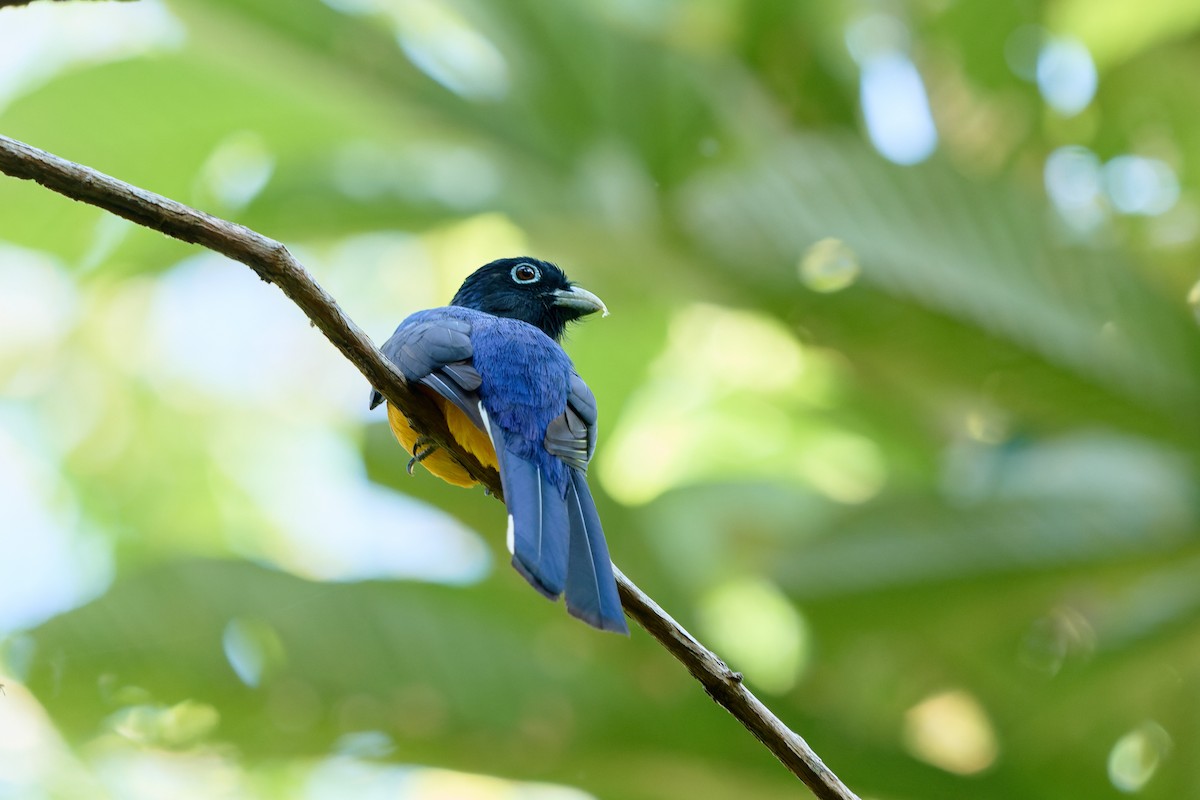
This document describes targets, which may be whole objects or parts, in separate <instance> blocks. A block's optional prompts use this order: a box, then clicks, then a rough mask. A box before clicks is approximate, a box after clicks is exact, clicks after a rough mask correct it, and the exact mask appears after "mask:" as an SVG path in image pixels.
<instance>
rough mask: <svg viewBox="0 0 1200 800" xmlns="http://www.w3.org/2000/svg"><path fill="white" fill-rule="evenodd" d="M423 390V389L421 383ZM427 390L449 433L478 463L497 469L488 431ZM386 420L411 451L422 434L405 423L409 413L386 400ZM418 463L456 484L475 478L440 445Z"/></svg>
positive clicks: (471, 481) (402, 443)
mask: <svg viewBox="0 0 1200 800" xmlns="http://www.w3.org/2000/svg"><path fill="white" fill-rule="evenodd" d="M422 391H424V388H423V387H422ZM426 394H428V395H429V396H430V397H431V398H432V399H433V400H434V402H436V403H437V405H438V407H439V408H441V410H442V414H443V415H445V417H446V427H447V428H449V430H450V435H451V436H453V437H454V439H455V441H457V442H458V443H459V444H460V445H462V448H463V450H465V451H467V452H468V453H470V454H471V455H473V456H475V458H477V459H479V463H480V464H483V465H484V466H485V467H491V468H492V469H497V470H498V469H499V468H500V467H499V464H498V462H497V461H496V450H495V448H494V447H492V440H491V439H490V438H488V435H487V434H486V433H484V432H483V431H481V430H479V428H476V427H475V424H474V423H472V422H471V420H470V418H468V417H467V415H466V414H464V413H463V412H462V411H460V410H459V409H458V406H456V405H454V404H453V403H451V402H450V401H449V400H447V399H446V398H444V397H442V396H441V395H436V394H434V393H432V392H426ZM388 424H389V425H390V426H391V428H392V433H393V434H395V436H396V440H397V441H399V442H400V444H401V445H402V446H403V447H404V449H405V450H407V451H408V452H409V453H412V452H413V446H414V445H415V444H416V441H417V439H418V438H419V437H420V435H421V434H419V433H417V432H416V431H414V430H413V428H412V425H410V424H409V423H408V417H406V416H404V412H402V411H401V410H400V409H398V408H396V407H395V406H393V405H392V404H391V403H388ZM421 465H422V466H423V467H425V469H427V470H429V471H430V472H432V473H433V474H434V475H437V476H438V477H439V478H441V479H442V480H444V481H445V482H446V483H452V484H454V485H455V486H466V487H470V486H474V485H475V483H476V481H475V479H474V478H472V477H471V476H470V474H469V473H468V472H467V471H466V470H465V469H463V467H462V465H461V464H459V463H458V462H457V461H456V460H455V459H454V457H453V456H451V455H450V454H449V453H447V452H446V451H444V450H442V449H440V448H439V449H437V450H435V451H434V452H433V453H432V454H431V455H429V456H427V457H426V458H425V459H424V460H422V461H421Z"/></svg>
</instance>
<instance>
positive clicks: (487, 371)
mask: <svg viewBox="0 0 1200 800" xmlns="http://www.w3.org/2000/svg"><path fill="white" fill-rule="evenodd" d="M595 312H601V313H602V314H603V315H607V314H608V309H607V308H605V306H604V303H603V302H601V300H600V298H598V297H596V295H594V294H592V293H591V292H589V291H587V290H585V289H582V288H580V287H579V286H575V285H574V284H572V283H571V281H569V280H568V279H567V276H566V275H565V274H564V273H563V271H562V270H561V269H559V268H558V267H556V266H555V265H553V264H550V263H549V262H546V261H541V260H538V259H535V258H528V257H522V258H503V259H499V260H497V261H493V262H491V263H490V264H486V265H484V266H483V267H480V268H479V269H478V270H476V271H475V272H474V273H473V274H471V275H470V276H468V277H467V279H466V280H465V281H464V282H463V284H462V287H461V288H459V290H458V293H457V294H455V295H454V298H453V299H452V300H451V301H450V305H449V306H446V307H443V308H433V309H429V310H426V311H418V312H417V313H415V314H413V315H412V316H410V317H409V318H408V319H406V320H404V322H402V323H400V326H399V327H398V328H396V332H395V333H393V334H392V336H391V338H390V339H388V340H387V342H386V343H385V344H384V345H383V353H384V355H386V356H387V357H388V359H390V360H391V361H392V363H393V364H395V365H396V366H397V367H398V368H399V370H400V372H401V373H403V375H404V377H405V378H406V379H407V380H408V381H409V382H410V383H413V384H416V385H417V386H418V387H419V390H420V391H424V392H425V393H426V394H428V395H429V396H430V397H431V398H432V399H433V400H434V402H435V403H436V404H437V406H438V408H439V409H440V410H441V412H442V413H443V414H444V415H445V417H446V427H447V429H448V430H449V431H450V434H451V436H453V437H454V439H455V441H456V442H457V444H458V445H459V446H460V447H461V448H462V449H463V450H464V451H466V452H468V453H471V454H472V455H474V456H475V458H477V459H478V460H479V462H480V463H481V464H484V465H485V466H489V467H492V468H493V469H496V470H497V471H499V473H500V484H501V488H502V489H503V491H504V502H505V504H506V505H507V507H508V549H509V551H510V552H511V553H512V564H513V566H514V567H515V568H516V570H517V571H518V572H519V573H520V574H521V575H522V576H523V577H524V578H525V579H526V580H527V581H529V583H530V584H531V585H532V586H533V587H534V588H535V589H537V590H538V591H539V592H541V593H542V594H543V595H545V596H546V597H548V598H550V599H551V600H556V599H557V598H558V597H559V596H560V595H563V594H564V593H565V595H566V603H567V611H568V612H570V613H571V614H572V615H573V616H575V617H578V618H579V619H581V620H583V621H584V622H586V623H588V624H589V625H592V626H594V627H596V628H600V629H601V630H607V631H615V632H618V633H625V634H628V632H629V629H628V627H627V626H626V624H625V616H624V613H623V612H622V610H621V601H620V598H619V597H618V595H617V586H616V581H615V579H614V577H613V571H612V562H611V561H610V560H609V555H608V545H607V544H606V543H605V541H604V531H603V530H602V528H601V526H600V517H599V515H598V514H597V513H596V504H595V503H594V502H593V501H592V495H591V492H590V491H589V490H588V484H587V468H588V462H589V461H591V458H592V453H593V452H594V451H595V447H596V419H597V415H596V398H595V396H593V394H592V391H591V390H590V389H589V388H588V386H587V384H586V383H584V382H583V379H582V378H580V377H579V373H577V372H576V371H575V367H574V365H573V364H572V363H571V359H570V358H569V357H568V356H567V354H566V352H565V351H564V350H563V349H562V347H561V346H560V345H559V341H560V340H561V339H562V335H563V333H564V331H565V330H566V327H567V325H568V323H571V322H574V321H576V320H578V319H579V318H581V317H584V316H586V315H588V314H593V313H595ZM381 402H383V397H382V396H381V395H380V394H379V392H373V393H372V395H371V408H375V407H376V406H377V405H379V404H380V403H381ZM388 422H389V423H390V425H391V428H392V432H393V433H394V434H395V435H396V438H397V439H398V440H399V441H400V444H402V445H403V446H404V448H405V449H406V450H408V451H409V453H411V454H412V460H411V461H409V465H408V468H409V472H410V473H411V471H412V469H413V466H414V465H415V464H417V463H420V464H421V465H423V466H424V467H425V468H426V469H428V470H429V471H430V472H432V473H433V474H434V475H437V476H438V477H439V478H441V479H442V480H444V481H447V482H448V483H452V484H455V485H457V486H468V487H469V486H473V485H475V483H476V481H475V479H474V478H472V477H471V476H470V475H469V474H468V473H467V471H466V470H465V469H464V468H463V467H462V465H461V464H459V462H458V461H457V460H456V459H455V458H454V456H453V455H452V454H450V453H449V452H446V451H444V450H441V449H439V448H437V447H436V445H434V444H433V443H432V442H431V441H430V440H429V439H428V438H426V437H425V436H423V435H422V432H421V431H419V430H416V429H415V428H414V427H413V426H412V424H411V422H410V421H409V420H408V418H407V417H406V416H405V415H404V412H403V410H401V409H399V408H397V407H396V406H394V405H392V404H390V403H389V404H388Z"/></svg>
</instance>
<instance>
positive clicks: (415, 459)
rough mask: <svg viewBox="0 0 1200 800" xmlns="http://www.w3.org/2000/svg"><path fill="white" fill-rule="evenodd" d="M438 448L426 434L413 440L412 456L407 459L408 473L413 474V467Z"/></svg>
mask: <svg viewBox="0 0 1200 800" xmlns="http://www.w3.org/2000/svg"><path fill="white" fill-rule="evenodd" d="M437 449H438V447H437V445H436V444H434V443H433V440H432V439H430V438H429V437H428V436H421V437H419V438H418V439H417V440H416V441H415V442H413V450H412V454H413V455H412V458H410V459H409V460H408V474H409V475H412V474H413V467H415V466H417V464H420V463H421V462H422V461H424V460H425V459H427V458H429V457H430V456H431V455H433V454H434V452H435V451H436V450H437Z"/></svg>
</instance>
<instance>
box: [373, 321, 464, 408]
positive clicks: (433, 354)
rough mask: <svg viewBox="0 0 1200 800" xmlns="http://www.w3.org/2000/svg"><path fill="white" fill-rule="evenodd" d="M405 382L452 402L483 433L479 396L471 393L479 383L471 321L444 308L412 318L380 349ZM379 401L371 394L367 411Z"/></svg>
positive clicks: (378, 395) (380, 397)
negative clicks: (428, 389) (472, 361)
mask: <svg viewBox="0 0 1200 800" xmlns="http://www.w3.org/2000/svg"><path fill="white" fill-rule="evenodd" d="M380 350H381V351H382V352H383V354H384V355H385V356H387V358H388V360H389V361H391V362H392V363H393V364H395V365H396V367H397V368H398V369H399V370H400V372H401V373H402V374H403V375H404V377H405V379H406V380H408V381H411V382H420V383H422V384H424V385H426V386H428V387H429V388H431V389H433V390H434V391H435V392H437V393H438V394H440V395H442V396H443V397H445V398H446V399H447V400H449V401H450V402H452V403H454V405H456V406H457V407H458V408H459V409H460V410H461V411H462V412H463V413H464V414H466V415H467V417H468V418H469V419H470V420H471V421H472V422H473V423H475V425H476V427H478V428H479V429H480V430H483V428H484V424H483V417H482V414H481V412H480V408H479V397H478V396H477V395H476V394H475V391H476V390H477V389H478V388H479V385H480V384H481V383H482V382H483V379H482V378H481V377H480V375H479V373H478V372H477V371H476V370H475V367H474V366H472V364H471V358H472V356H473V355H474V350H473V348H472V347H471V322H470V321H469V320H467V319H463V318H461V317H460V316H457V315H453V316H452V315H451V314H448V313H445V310H444V309H432V310H430V311H422V312H419V313H417V314H414V315H412V316H411V317H409V318H408V319H406V320H405V321H404V322H402V323H401V324H400V327H398V328H396V332H395V333H393V334H392V335H391V337H390V338H389V339H388V340H387V341H386V342H384V343H383V347H381V348H380ZM381 402H383V395H381V394H380V393H379V392H378V391H376V390H372V392H371V408H375V406H377V405H379V404H380V403H381Z"/></svg>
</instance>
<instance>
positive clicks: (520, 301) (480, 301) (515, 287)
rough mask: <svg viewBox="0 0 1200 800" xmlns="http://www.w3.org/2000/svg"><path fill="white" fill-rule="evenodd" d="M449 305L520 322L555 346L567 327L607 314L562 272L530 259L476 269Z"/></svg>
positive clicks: (508, 259)
mask: <svg viewBox="0 0 1200 800" xmlns="http://www.w3.org/2000/svg"><path fill="white" fill-rule="evenodd" d="M450 305H452V306H463V307H465V308H474V309H476V310H477V311H485V312H487V313H488V314H495V315H496V316H497V317H508V318H510V319H519V320H523V321H525V322H528V323H529V324H530V325H534V326H536V327H538V328H541V329H542V330H543V331H544V332H545V334H546V335H547V336H549V337H550V338H551V339H554V340H555V341H558V340H559V339H560V338H561V337H562V335H563V331H564V330H566V327H567V323H568V322H574V321H575V320H577V319H579V318H580V317H583V316H586V315H588V314H594V313H595V312H597V311H600V312H602V313H603V314H604V315H605V316H607V315H608V309H607V308H605V306H604V303H603V302H601V300H600V298H599V297H596V295H594V294H592V293H591V292H589V291H587V290H586V289H581V288H579V287H578V286H574V285H572V284H571V282H570V281H569V280H567V276H566V275H565V274H563V271H562V270H561V269H559V268H558V267H556V266H554V265H553V264H551V263H550V262H548V261H539V260H538V259H536V258H528V257H521V258H501V259H498V260H496V261H493V262H492V263H490V264H485V265H484V266H482V267H480V268H479V269H477V270H475V271H474V272H473V273H471V274H470V275H469V276H467V279H466V280H465V281H463V285H462V286H461V287H460V288H459V290H458V293H457V294H456V295H454V299H453V300H451V301H450Z"/></svg>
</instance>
